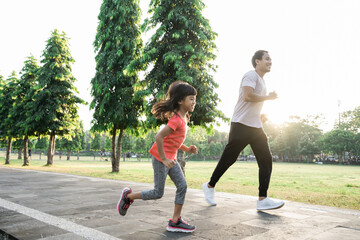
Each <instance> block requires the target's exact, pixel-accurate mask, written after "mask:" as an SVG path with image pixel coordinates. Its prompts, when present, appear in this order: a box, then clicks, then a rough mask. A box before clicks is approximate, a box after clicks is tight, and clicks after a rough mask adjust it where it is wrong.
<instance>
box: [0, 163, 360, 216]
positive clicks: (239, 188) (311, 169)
mask: <svg viewBox="0 0 360 240" xmlns="http://www.w3.org/2000/svg"><path fill="white" fill-rule="evenodd" d="M33 157H35V156H33ZM63 159H64V158H63ZM4 163H5V160H4V158H3V157H0V166H2V167H13V168H21V169H34V170H40V171H53V172H61V173H70V174H76V175H85V176H92V177H99V178H109V179H118V180H125V181H135V182H146V183H152V182H153V170H152V164H151V162H150V161H142V162H137V161H132V162H123V161H121V162H120V173H112V172H111V162H105V161H92V160H70V161H66V160H61V161H60V160H58V158H57V157H55V159H54V165H53V166H51V167H47V166H44V165H45V164H46V159H45V156H44V157H43V160H30V166H28V167H22V163H23V161H22V160H13V159H12V160H11V161H10V165H5V164H4ZM216 164H217V163H216V162H209V161H207V162H195V161H193V162H191V161H190V162H187V164H186V168H185V170H186V179H187V182H188V186H189V188H195V189H201V185H202V183H204V182H206V181H208V180H209V178H210V176H211V173H212V171H213V169H214V168H215V166H216ZM166 184H167V185H173V183H172V182H171V180H170V179H169V178H168V180H167V183H166ZM257 188H258V167H257V164H256V162H236V163H235V164H234V165H233V166H232V167H231V168H230V169H229V170H228V171H227V172H226V173H225V174H224V176H223V177H222V178H221V180H220V181H219V182H218V184H217V185H216V191H219V192H229V193H239V194H244V195H253V196H256V195H257V193H258V190H257ZM269 196H270V197H273V198H279V199H285V200H291V201H297V202H304V203H310V204H316V205H326V206H335V207H341V208H349V209H357V210H360V167H359V166H341V165H338V166H337V165H316V164H297V163H274V166H273V173H272V178H271V182H270V189H269Z"/></svg>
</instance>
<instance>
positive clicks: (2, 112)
mask: <svg viewBox="0 0 360 240" xmlns="http://www.w3.org/2000/svg"><path fill="white" fill-rule="evenodd" d="M18 81H19V79H18V77H17V74H16V72H15V71H13V72H12V73H11V75H10V76H9V78H8V79H7V80H6V82H4V81H3V79H1V89H0V91H1V92H0V106H1V107H0V132H1V138H2V139H7V148H6V157H5V164H10V154H11V144H12V139H13V137H14V136H15V133H14V130H15V128H14V125H15V123H14V122H13V120H14V119H13V118H11V117H10V111H11V110H12V108H13V105H14V102H15V99H16V96H15V94H14V93H15V91H16V89H17V84H18Z"/></svg>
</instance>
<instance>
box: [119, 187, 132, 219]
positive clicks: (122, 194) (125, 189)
mask: <svg viewBox="0 0 360 240" xmlns="http://www.w3.org/2000/svg"><path fill="white" fill-rule="evenodd" d="M127 190H130V188H128V187H126V188H124V189H123V191H122V193H121V197H120V200H119V201H118V204H117V210H118V212H119V214H120V215H121V216H125V215H126V211H125V213H121V211H120V203H121V199H122V198H123V196H124V193H125V191H127Z"/></svg>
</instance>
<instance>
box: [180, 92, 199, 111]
mask: <svg viewBox="0 0 360 240" xmlns="http://www.w3.org/2000/svg"><path fill="white" fill-rule="evenodd" d="M179 105H180V108H182V109H183V110H185V111H186V112H193V111H194V109H195V105H196V95H189V96H186V97H185V98H184V99H183V100H181V101H180V102H179Z"/></svg>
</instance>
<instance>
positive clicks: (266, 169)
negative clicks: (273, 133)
mask: <svg viewBox="0 0 360 240" xmlns="http://www.w3.org/2000/svg"><path fill="white" fill-rule="evenodd" d="M248 144H250V146H251V148H252V150H253V152H254V154H255V157H256V160H257V164H258V166H259V196H260V197H267V190H268V188H269V183H270V177H271V171H272V155H271V152H270V148H269V144H268V138H267V136H266V134H265V132H264V130H263V129H262V128H253V127H248V126H246V125H244V124H241V123H235V122H232V123H231V127H230V133H229V142H228V144H227V145H226V147H225V149H224V152H223V154H222V155H221V158H220V160H219V162H218V164H217V166H216V168H215V170H214V172H213V174H212V176H211V179H210V182H209V185H210V186H212V187H215V185H216V183H217V182H218V181H219V179H220V178H221V176H222V175H223V174H224V173H225V172H226V170H227V169H228V168H229V167H230V166H231V165H233V164H234V163H235V162H236V159H237V158H238V156H239V154H240V152H241V151H242V150H243V149H244V148H245V147H246V146H247V145H248Z"/></svg>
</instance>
